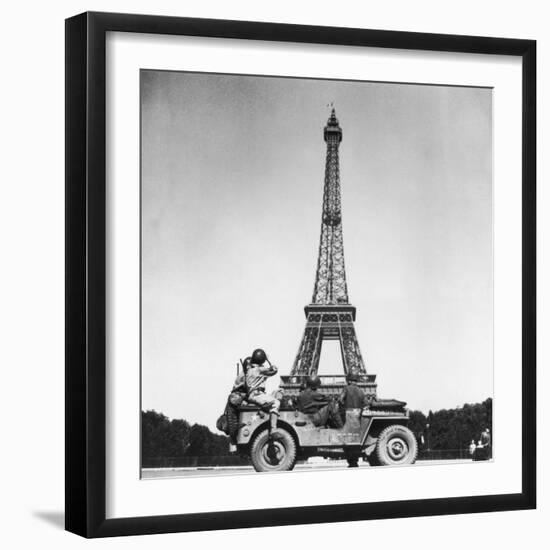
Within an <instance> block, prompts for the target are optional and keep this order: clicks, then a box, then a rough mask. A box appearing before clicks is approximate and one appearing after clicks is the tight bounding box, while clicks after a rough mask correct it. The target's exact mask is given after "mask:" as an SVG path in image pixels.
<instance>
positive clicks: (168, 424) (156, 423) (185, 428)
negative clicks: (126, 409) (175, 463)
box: [141, 411, 229, 468]
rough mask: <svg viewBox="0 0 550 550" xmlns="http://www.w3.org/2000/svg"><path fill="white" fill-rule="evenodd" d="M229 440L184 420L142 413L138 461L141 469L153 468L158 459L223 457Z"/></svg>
mask: <svg viewBox="0 0 550 550" xmlns="http://www.w3.org/2000/svg"><path fill="white" fill-rule="evenodd" d="M228 454H229V438H228V437H227V436H225V435H218V434H215V433H212V432H211V431H210V430H209V429H208V427H207V426H203V425H201V424H193V425H191V424H190V423H189V422H187V421H186V420H181V419H173V420H170V419H169V418H168V417H166V416H165V415H164V414H162V413H159V412H157V411H142V412H141V457H142V466H143V467H144V468H147V467H150V466H156V465H157V462H156V461H155V459H158V458H167V457H170V458H184V457H197V456H201V457H204V456H226V455H228Z"/></svg>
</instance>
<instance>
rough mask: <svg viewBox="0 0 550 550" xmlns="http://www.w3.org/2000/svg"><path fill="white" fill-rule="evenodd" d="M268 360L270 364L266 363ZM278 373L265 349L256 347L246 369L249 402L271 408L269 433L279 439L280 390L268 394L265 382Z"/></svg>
mask: <svg viewBox="0 0 550 550" xmlns="http://www.w3.org/2000/svg"><path fill="white" fill-rule="evenodd" d="M266 361H267V363H268V366H265V365H264V363H265V362H266ZM275 374H277V367H276V366H275V365H272V364H271V363H270V361H269V359H268V358H267V355H266V353H265V351H264V350H263V349H255V350H254V351H253V352H252V357H251V364H250V366H249V368H248V369H247V371H246V376H245V383H246V391H247V397H246V400H247V401H248V402H249V403H253V404H254V405H258V406H260V407H261V408H262V409H266V408H268V409H269V433H270V436H271V437H272V438H273V439H279V438H280V436H281V434H280V432H279V430H278V429H277V419H278V417H279V407H280V405H281V401H280V400H279V394H278V392H274V393H273V394H271V395H267V393H266V392H265V383H266V380H267V378H269V377H270V376H274V375H275Z"/></svg>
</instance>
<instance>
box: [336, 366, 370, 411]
mask: <svg viewBox="0 0 550 550" xmlns="http://www.w3.org/2000/svg"><path fill="white" fill-rule="evenodd" d="M346 380H347V383H348V385H347V386H346V387H345V388H344V389H343V390H342V393H341V394H340V398H339V402H340V404H341V405H342V407H343V408H344V409H346V410H348V409H362V408H363V407H365V406H366V405H367V397H366V395H365V392H364V391H363V390H362V389H361V388H360V387H359V386H358V385H357V382H359V375H358V374H357V373H356V372H350V373H349V374H348V375H347V377H346Z"/></svg>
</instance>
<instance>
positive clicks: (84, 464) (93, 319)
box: [65, 12, 536, 537]
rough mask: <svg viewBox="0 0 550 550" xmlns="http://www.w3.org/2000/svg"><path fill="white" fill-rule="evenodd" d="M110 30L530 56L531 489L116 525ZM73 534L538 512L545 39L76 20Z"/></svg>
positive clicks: (70, 307)
mask: <svg viewBox="0 0 550 550" xmlns="http://www.w3.org/2000/svg"><path fill="white" fill-rule="evenodd" d="M108 31H120V32H132V33H149V34H168V35H189V36H201V37H219V38H240V39H247V40H273V41H283V42H296V43H315V44H332V45H354V46H370V47H379V48H400V49H406V50H432V51H446V52H459V53H480V54H496V55H507V56H518V57H520V58H521V60H522V78H523V82H522V92H523V98H522V106H523V120H522V277H523V280H522V285H523V286H522V299H523V302H522V393H521V411H522V422H523V426H522V427H523V430H522V436H521V446H522V457H523V461H522V490H521V492H520V493H515V494H501V495H488V496H472V497H458V498H445V499H425V500H405V501H394V502H377V503H360V504H342V505H320V506H308V507H299V508H275V509H258V510H247V511H225V512H219V513H194V514H183V515H165V516H151V517H126V518H120V519H106V514H105V509H106V507H105V498H106V486H105V474H106V467H105V457H106V443H105V433H106V426H105V421H106V414H105V405H106V371H105V368H106V359H105V352H106V318H105V314H106V303H105V297H106V227H105V222H106V202H105V201H106V192H105V191H106V189H105V137H106V136H105V130H106V120H105V116H106V114H105V85H106V72H105V68H106V67H105V41H106V33H107V32H108ZM65 62H66V88H65V91H66V150H65V153H66V421H65V428H66V495H65V498H66V529H67V530H68V531H71V532H73V533H76V534H78V535H82V536H85V537H107V536H118V535H136V534H152V533H168V532H178V531H200V530H213V529H235V528H245V527H260V526H275V525H290V524H308V523H322V522H342V521H356V520H366V519H382V518H400V517H414V516H431V515H442V514H462V513H475V512H489V511H503V510H520V509H532V508H535V506H536V391H535V383H536V196H535V194H536V188H535V184H536V119H535V116H536V42H535V41H534V40H517V39H506V38H488V37H479V36H456V35H438V34H423V33H412V32H396V31H382V30H364V29H353V28H332V27H315V26H303V25H288V24H273V23H254V22H245V21H224V20H212V19H190V18H180V17H164V16H160V17H159V16H146V15H128V14H115V13H91V12H90V13H83V14H80V15H77V16H75V17H72V18H70V19H67V20H66V59H65Z"/></svg>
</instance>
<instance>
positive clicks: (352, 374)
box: [346, 371, 359, 382]
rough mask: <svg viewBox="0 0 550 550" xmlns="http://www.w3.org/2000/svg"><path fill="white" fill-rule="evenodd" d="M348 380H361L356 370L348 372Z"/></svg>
mask: <svg viewBox="0 0 550 550" xmlns="http://www.w3.org/2000/svg"><path fill="white" fill-rule="evenodd" d="M346 379H347V381H348V382H359V375H358V374H357V373H356V372H355V371H350V372H348V375H347V376H346Z"/></svg>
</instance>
